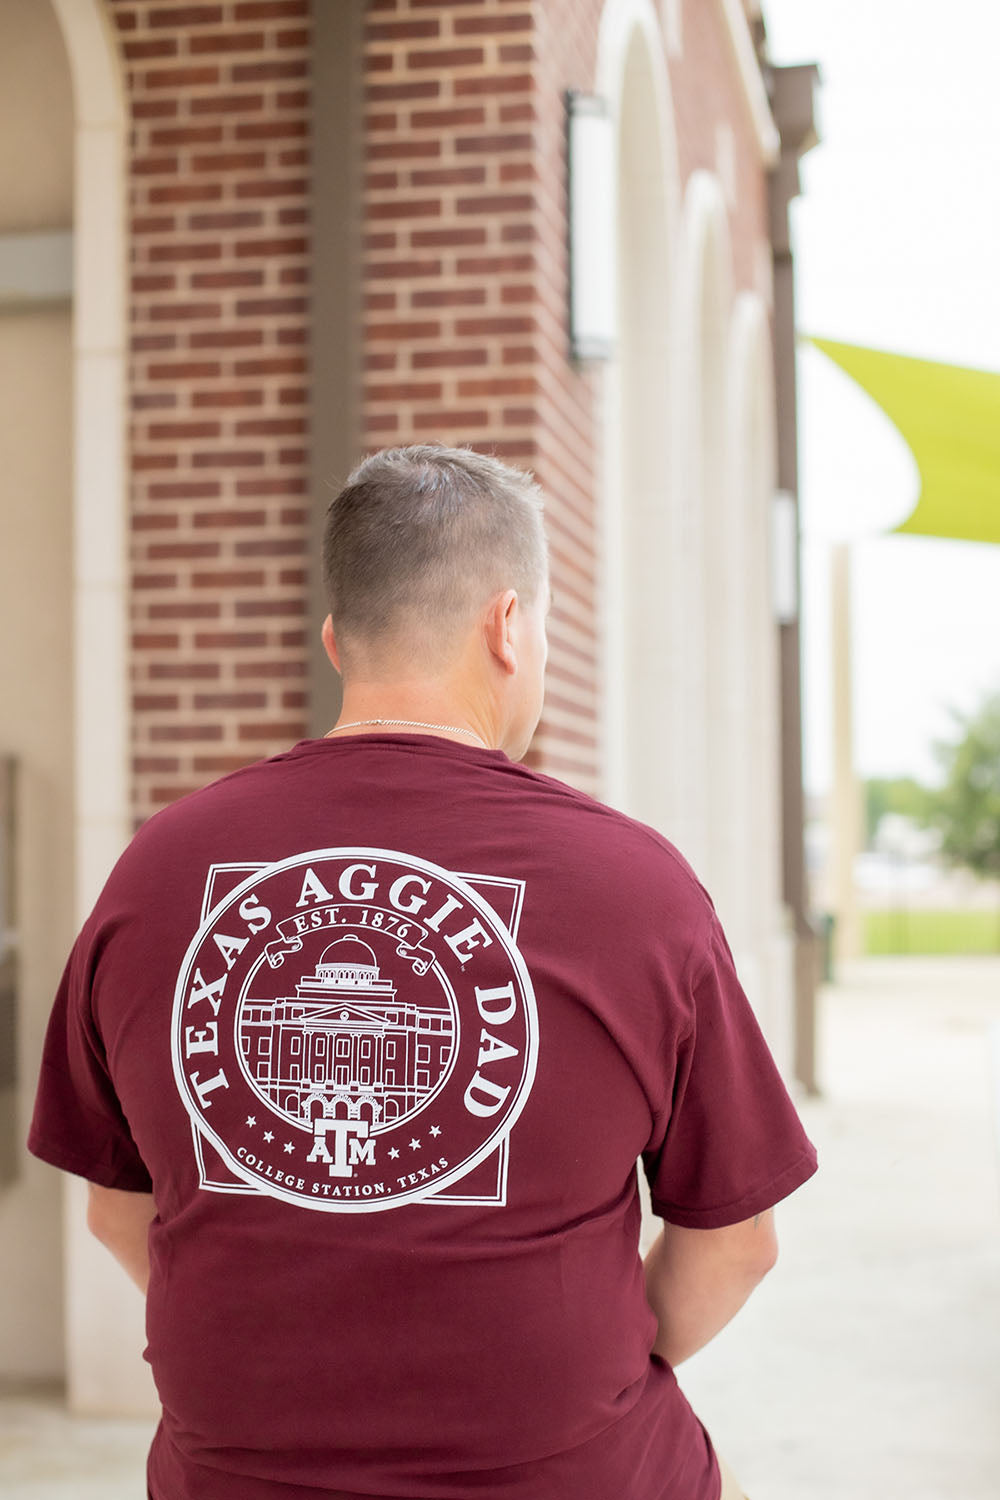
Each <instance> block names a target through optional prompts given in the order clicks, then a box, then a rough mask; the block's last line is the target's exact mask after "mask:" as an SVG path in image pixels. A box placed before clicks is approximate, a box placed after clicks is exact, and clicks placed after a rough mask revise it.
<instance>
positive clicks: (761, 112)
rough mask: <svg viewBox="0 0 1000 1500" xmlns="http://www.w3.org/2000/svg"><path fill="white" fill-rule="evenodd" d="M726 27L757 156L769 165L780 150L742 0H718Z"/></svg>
mask: <svg viewBox="0 0 1000 1500" xmlns="http://www.w3.org/2000/svg"><path fill="white" fill-rule="evenodd" d="M721 4H722V14H723V16H724V18H725V22H726V30H727V31H728V33H729V40H730V43H731V44H732V48H733V57H734V58H735V61H736V67H737V69H738V71H739V75H740V83H741V84H742V86H743V97H744V98H745V100H746V102H747V108H748V109H749V111H750V118H751V119H752V121H753V127H754V132H755V134H756V136H757V145H758V147H759V149H760V155H761V160H762V161H763V163H764V165H765V166H766V167H773V166H774V164H775V162H776V161H777V160H778V155H779V152H780V150H781V138H780V136H779V135H778V127H777V125H775V123H774V116H773V115H772V113H771V105H770V102H769V100H768V97H767V89H766V88H765V87H764V79H763V77H762V76H761V71H760V65H759V63H758V62H757V54H756V53H755V51H754V45H753V35H752V33H751V31H750V23H749V20H748V18H747V12H746V8H745V6H744V4H743V0H721Z"/></svg>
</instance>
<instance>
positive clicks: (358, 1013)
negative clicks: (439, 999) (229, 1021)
mask: <svg viewBox="0 0 1000 1500" xmlns="http://www.w3.org/2000/svg"><path fill="white" fill-rule="evenodd" d="M455 1040H456V1027H455V1019H454V1017H453V1015H452V1013H451V1011H450V1009H449V1008H448V1007H447V1006H446V1005H438V1006H434V1005H426V1004H425V1005H415V1004H413V1003H412V1001H409V1000H403V999H401V998H400V996H399V994H398V992H397V989H396V987H395V985H394V984H393V982H392V980H391V979H383V978H382V976H381V970H380V967H379V964H378V960H377V958H376V956H375V953H374V952H373V950H372V949H371V948H370V947H369V946H368V944H367V943H365V942H363V941H362V940H361V939H360V938H359V937H357V936H356V935H355V934H354V933H348V934H346V935H345V936H343V937H341V938H338V940H337V941H336V942H333V943H331V944H329V946H328V947H326V948H325V949H324V951H323V953H322V954H321V956H320V959H319V962H318V963H317V965H316V968H315V970H314V971H313V972H312V973H311V974H308V975H307V976H306V977H304V978H303V979H301V980H300V981H299V982H298V983H297V984H296V986H295V994H294V995H284V996H279V997H276V998H275V999H273V1000H268V999H258V998H256V997H250V996H248V997H247V998H246V1000H245V1001H244V1004H243V1007H242V1012H241V1015H240V1020H239V1043H240V1049H241V1052H242V1062H243V1066H244V1068H245V1070H246V1072H247V1075H248V1077H249V1079H250V1082H251V1084H252V1086H253V1088H254V1089H255V1090H256V1091H257V1092H258V1093H259V1094H260V1095H261V1096H262V1098H263V1099H264V1100H265V1101H266V1102H267V1103H268V1104H269V1105H270V1106H271V1108H272V1109H274V1110H275V1111H277V1112H278V1113H280V1114H282V1115H284V1116H285V1117H286V1118H287V1119H289V1120H291V1121H295V1122H296V1123H299V1122H302V1123H305V1124H310V1123H311V1122H312V1121H313V1120H316V1119H318V1118H321V1117H322V1118H328V1119H337V1118H341V1119H349V1120H365V1121H367V1123H368V1126H369V1128H370V1129H373V1130H374V1129H377V1128H378V1127H379V1126H380V1125H389V1124H394V1123H397V1122H400V1121H402V1120H404V1119H406V1118H407V1116H409V1115H412V1114H416V1113H418V1112H419V1111H420V1110H421V1109H422V1108H423V1107H424V1105H425V1104H426V1103H427V1101H428V1099H429V1098H430V1096H431V1094H433V1093H434V1091H435V1090H436V1089H437V1087H438V1085H439V1084H440V1083H441V1081H442V1079H443V1078H444V1077H445V1076H446V1074H447V1072H448V1069H449V1066H450V1064H451V1061H452V1058H453V1056H454V1051H455Z"/></svg>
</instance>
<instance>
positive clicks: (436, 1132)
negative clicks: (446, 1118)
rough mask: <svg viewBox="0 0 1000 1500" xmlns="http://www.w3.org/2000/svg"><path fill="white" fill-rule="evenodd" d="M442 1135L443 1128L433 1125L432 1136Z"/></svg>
mask: <svg viewBox="0 0 1000 1500" xmlns="http://www.w3.org/2000/svg"><path fill="white" fill-rule="evenodd" d="M440 1134H441V1127H440V1125H432V1126H431V1135H440Z"/></svg>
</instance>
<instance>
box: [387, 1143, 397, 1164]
mask: <svg viewBox="0 0 1000 1500" xmlns="http://www.w3.org/2000/svg"><path fill="white" fill-rule="evenodd" d="M389 1156H390V1159H391V1160H392V1161H398V1160H399V1152H398V1151H397V1150H396V1148H395V1146H390V1147H389Z"/></svg>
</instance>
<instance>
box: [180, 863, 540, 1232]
mask: <svg viewBox="0 0 1000 1500" xmlns="http://www.w3.org/2000/svg"><path fill="white" fill-rule="evenodd" d="M537 1045H538V1027H537V1018H536V1012H535V999H534V993H533V990H532V986H531V979H530V977H529V975H528V971H527V969H526V967H525V965H524V961H523V959H522V958H521V955H520V953H519V952H518V950H517V947H516V945H515V943H514V940H513V938H512V937H511V934H510V932H509V931H508V929H507V927H506V926H505V925H504V923H503V922H502V921H501V919H500V918H499V917H498V915H497V914H496V912H495V911H494V910H493V909H492V907H491V906H490V905H489V903H488V902H487V901H486V900H485V898H484V897H483V896H482V895H480V894H479V893H478V892H477V891H476V890H474V889H473V888H472V886H470V885H469V884H468V883H467V882H466V881H465V880H463V879H462V878H461V877H460V876H457V875H454V874H452V873H451V872H450V871H448V870H443V869H441V868H440V867H438V866H437V865H434V864H431V863H429V862H428V861H427V860H423V859H418V858H416V857H415V856H413V855H409V854H402V853H399V852H398V851H395V850H387V849H368V848H350V849H315V850H311V851H310V852H308V853H303V854H296V855H294V856H292V857H290V858H288V859H284V860H280V861H278V862H276V863H274V864H270V865H266V866H264V867H263V868H262V869H260V870H257V871H255V872H254V873H253V874H252V875H249V876H247V878H246V879H245V880H243V881H241V883H240V884H239V885H238V886H236V887H235V889H233V890H232V891H230V892H229V893H228V894H227V895H226V896H225V898H224V899H223V900H222V901H221V902H219V904H218V905H217V906H215V907H214V908H213V910H212V911H211V912H210V913H209V914H208V916H207V917H206V919H205V921H204V922H203V923H202V925H201V927H200V928H199V930H198V932H197V933H196V934H195V936H194V938H193V939H192V941H191V944H190V947H189V948H188V951H187V954H186V955H185V959H184V962H183V964H182V966H181V969H180V972H179V974H178V976H177V986H176V990H175V994H174V1011H173V1026H172V1048H173V1065H174V1077H175V1079H176V1082H177V1087H178V1089H179V1091H180V1095H181V1098H182V1100H183V1102H184V1105H185V1108H186V1109H187V1111H188V1113H189V1114H190V1116H191V1118H192V1120H193V1122H194V1125H195V1127H196V1129H197V1130H198V1132H199V1133H200V1134H201V1135H202V1136H203V1137H204V1139H205V1140H207V1141H209V1142H210V1143H211V1145H212V1146H213V1147H214V1148H215V1150H216V1151H217V1152H218V1153H219V1155H220V1156H221V1158H222V1160H223V1161H224V1162H225V1163H226V1165H227V1166H228V1167H229V1169H230V1170H231V1171H232V1172H233V1173H234V1174H235V1176H236V1177H237V1178H239V1179H241V1180H242V1181H243V1182H245V1183H246V1184H248V1185H249V1186H251V1187H253V1188H255V1189H257V1190H259V1191H262V1192H265V1193H268V1194H270V1195H271V1196H273V1197H276V1198H280V1199H284V1200H285V1201H287V1202H290V1203H296V1204H299V1205H301V1206H303V1207H306V1208H315V1209H321V1210H325V1211H328V1212H339V1213H371V1212H377V1211H380V1210H383V1209H391V1208H396V1207H399V1206H400V1205H402V1204H404V1203H415V1202H420V1201H422V1200H424V1199H427V1198H429V1197H431V1196H433V1195H434V1194H435V1193H438V1192H441V1191H442V1189H446V1188H448V1187H449V1186H450V1185H451V1184H454V1183H456V1182H457V1181H459V1179H461V1178H462V1177H464V1176H465V1175H466V1174H467V1173H469V1172H470V1171H472V1170H473V1168H475V1167H476V1166H478V1165H479V1164H480V1163H481V1162H483V1161H485V1160H486V1158H487V1157H488V1156H490V1155H491V1154H492V1153H493V1152H495V1151H496V1150H498V1148H499V1147H500V1146H501V1145H502V1143H503V1142H504V1141H505V1140H506V1138H507V1136H508V1135H509V1133H510V1131H511V1128H512V1127H513V1125H514V1123H515V1121H516V1120H517V1117H518V1115H519V1114H520V1112H521V1110H522V1109H523V1107H524V1103H525V1101H526V1099H527V1097H528V1093H529V1091H530V1089H531V1084H532V1081H533V1079H534V1074H535V1063H536V1055H537Z"/></svg>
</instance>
